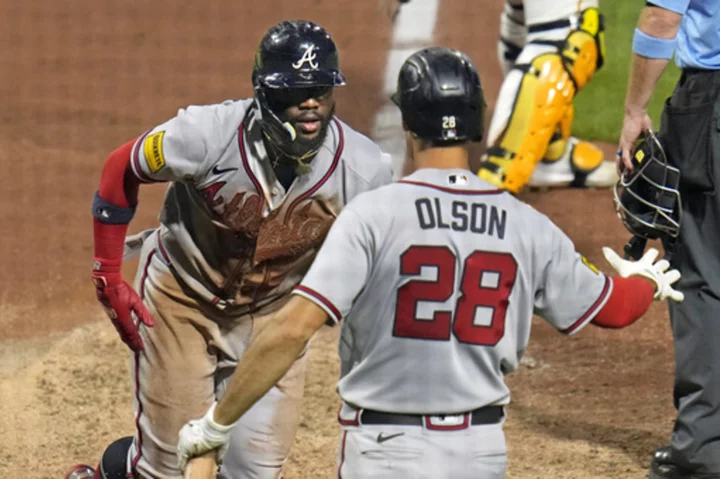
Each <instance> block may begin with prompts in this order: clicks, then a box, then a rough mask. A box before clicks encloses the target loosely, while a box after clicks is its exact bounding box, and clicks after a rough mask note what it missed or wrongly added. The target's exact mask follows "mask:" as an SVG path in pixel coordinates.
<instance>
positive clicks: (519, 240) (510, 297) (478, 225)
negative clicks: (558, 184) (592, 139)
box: [294, 169, 612, 414]
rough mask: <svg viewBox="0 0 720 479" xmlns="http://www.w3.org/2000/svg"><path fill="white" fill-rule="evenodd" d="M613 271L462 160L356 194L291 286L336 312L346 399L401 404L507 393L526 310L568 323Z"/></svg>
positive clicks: (402, 408) (600, 294)
mask: <svg viewBox="0 0 720 479" xmlns="http://www.w3.org/2000/svg"><path fill="white" fill-rule="evenodd" d="M611 288H612V281H610V280H609V278H607V277H606V276H605V275H604V274H602V273H601V272H599V271H598V270H597V269H596V268H595V267H594V266H592V265H591V264H590V263H588V262H587V260H585V259H584V257H582V256H581V255H580V254H578V253H577V252H576V251H575V247H574V245H573V243H572V241H571V240H570V239H569V238H568V237H567V236H566V235H565V234H563V232H562V231H560V229H559V228H558V227H556V226H555V225H554V224H553V223H552V222H551V221H550V220H549V219H548V218H547V217H546V216H544V215H543V214H541V213H539V212H538V211H536V210H534V209H532V208H531V207H530V206H528V205H526V204H525V203H522V202H521V201H519V200H517V199H516V198H515V197H513V196H511V195H510V194H508V193H506V192H502V191H499V190H495V189H493V187H492V186H490V185H489V184H488V183H486V182H484V181H483V180H481V179H479V178H477V177H476V176H475V175H472V174H471V173H470V172H468V171H466V170H438V169H423V170H419V171H417V172H415V173H413V174H412V175H410V176H408V177H406V178H405V179H403V180H401V181H399V182H397V183H394V184H391V185H388V186H384V187H382V188H380V189H377V190H375V191H371V192H368V193H364V194H362V195H360V196H358V197H357V198H356V199H355V200H354V201H353V202H351V203H350V204H349V205H348V206H347V207H346V208H345V210H344V211H343V212H342V213H341V214H340V216H339V217H338V219H337V220H336V222H335V224H334V225H333V227H332V229H331V231H330V233H329V234H328V237H327V239H326V241H325V243H324V244H323V246H322V248H321V250H320V252H319V253H318V256H317V257H316V259H315V262H314V263H313V265H312V267H311V268H310V270H309V271H308V273H307V275H306V276H305V278H304V279H303V281H302V283H301V284H300V285H299V286H298V287H297V288H296V289H295V290H294V293H295V294H299V295H301V296H304V297H306V298H308V299H310V300H312V301H314V302H316V303H317V304H318V306H320V307H322V308H323V309H324V310H325V311H326V312H327V313H328V315H330V317H331V318H332V319H333V320H334V321H340V319H341V318H345V321H344V323H343V326H342V328H343V329H342V333H341V342H340V356H341V359H342V373H341V379H340V382H339V385H338V391H339V394H340V396H341V397H342V398H343V400H345V401H346V402H348V403H350V404H353V405H355V406H358V407H362V408H366V409H375V410H380V411H387V412H398V413H409V414H438V413H459V412H464V411H470V410H473V409H476V408H479V407H482V406H486V405H503V404H507V403H508V402H509V390H508V388H507V386H506V385H505V383H504V380H503V376H504V375H505V374H507V373H509V372H511V371H513V370H515V369H516V368H517V366H518V363H519V360H520V357H521V356H522V353H523V351H524V350H525V348H526V346H527V343H528V340H529V337H530V326H531V319H532V316H533V313H536V314H538V315H540V316H542V317H543V318H545V319H546V320H547V321H549V322H550V323H551V324H552V325H553V326H555V327H556V328H557V329H559V330H560V331H562V332H564V333H567V334H571V333H574V332H576V331H578V330H579V329H580V328H582V327H583V326H584V325H585V324H587V323H588V322H589V321H590V320H591V319H592V318H593V317H594V316H595V314H596V313H597V312H598V311H599V310H600V309H601V308H602V306H603V305H604V303H605V301H606V300H607V298H608V295H609V293H610V290H611Z"/></svg>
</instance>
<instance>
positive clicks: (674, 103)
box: [618, 0, 720, 479]
mask: <svg viewBox="0 0 720 479" xmlns="http://www.w3.org/2000/svg"><path fill="white" fill-rule="evenodd" d="M673 53H674V54H675V62H676V63H677V65H678V66H679V67H680V68H681V69H682V76H681V77H680V81H679V82H678V84H677V86H676V87H675V90H674V92H673V94H672V97H670V98H669V99H668V100H667V101H666V103H665V108H664V110H663V114H662V121H661V127H660V138H661V141H662V142H663V145H664V147H665V151H666V153H667V156H668V162H669V163H672V164H673V165H675V166H676V167H677V168H678V169H679V170H680V174H681V182H680V193H681V198H682V202H683V220H682V224H681V226H680V236H679V238H678V241H677V244H676V245H675V248H674V250H673V256H672V263H673V265H672V266H673V267H674V268H677V269H679V270H680V273H681V274H682V279H681V280H680V282H679V283H678V289H679V290H681V291H683V292H684V293H685V301H684V302H682V303H676V302H672V301H671V302H670V304H669V309H670V321H671V326H672V334H673V339H674V345H675V386H674V404H675V407H676V409H677V418H676V420H675V427H674V429H673V433H672V440H671V444H670V446H669V447H665V448H661V449H658V450H657V451H656V452H655V455H654V457H653V461H652V464H651V470H650V478H651V479H655V478H720V195H718V194H716V193H715V188H716V185H720V2H718V0H653V1H650V2H646V5H645V7H644V8H643V10H642V12H641V14H640V19H639V21H638V26H637V28H636V29H635V36H634V38H633V57H632V65H631V71H630V79H629V82H628V91H627V97H626V100H625V118H624V120H623V129H622V134H621V137H620V144H619V149H618V150H619V151H618V168H619V169H620V170H624V169H632V165H631V162H630V153H631V152H632V146H633V143H634V142H635V140H636V139H637V138H638V136H639V135H640V133H641V131H643V130H646V129H648V128H650V126H651V122H650V118H649V117H648V115H647V111H646V107H647V104H648V102H649V100H650V97H651V96H652V93H653V90H654V89H655V86H656V84H657V81H658V79H659V78H660V75H661V74H662V72H663V70H664V69H665V67H666V66H667V64H668V61H669V60H670V58H671V57H672V56H673Z"/></svg>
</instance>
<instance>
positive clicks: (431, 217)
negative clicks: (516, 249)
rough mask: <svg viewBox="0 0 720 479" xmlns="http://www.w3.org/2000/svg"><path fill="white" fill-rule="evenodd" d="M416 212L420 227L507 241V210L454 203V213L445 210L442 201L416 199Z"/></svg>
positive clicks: (461, 202)
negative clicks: (481, 235) (475, 234)
mask: <svg viewBox="0 0 720 479" xmlns="http://www.w3.org/2000/svg"><path fill="white" fill-rule="evenodd" d="M415 211H416V212H417V216H418V223H419V225H420V228H422V229H424V230H427V229H432V228H438V229H452V230H453V231H468V230H470V231H471V232H472V233H478V234H489V235H491V236H497V237H498V238H500V239H505V226H506V224H507V211H505V210H504V209H498V208H497V207H496V206H493V205H490V206H488V205H486V204H485V203H467V202H465V201H453V202H452V203H451V208H450V211H443V209H442V208H441V203H440V198H432V199H431V198H419V199H417V200H415Z"/></svg>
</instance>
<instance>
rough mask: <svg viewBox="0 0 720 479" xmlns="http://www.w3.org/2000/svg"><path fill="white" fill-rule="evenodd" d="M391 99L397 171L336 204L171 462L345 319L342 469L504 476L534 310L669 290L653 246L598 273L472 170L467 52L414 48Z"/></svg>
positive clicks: (543, 221) (606, 310)
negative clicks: (282, 295) (513, 383)
mask: <svg viewBox="0 0 720 479" xmlns="http://www.w3.org/2000/svg"><path fill="white" fill-rule="evenodd" d="M393 100H394V101H395V102H396V103H397V104H398V106H399V107H400V110H401V111H402V119H403V124H404V127H405V132H406V140H407V144H408V148H407V157H406V159H405V168H406V172H407V173H408V176H405V177H404V178H403V179H401V180H400V181H398V182H396V183H393V184H391V185H387V186H384V187H382V188H379V189H377V190H374V191H370V192H367V193H364V194H362V195H360V196H358V198H356V200H354V201H353V202H352V203H351V204H349V205H348V207H347V208H346V209H345V210H344V211H343V212H342V213H341V214H340V216H339V217H338V219H337V221H336V222H335V223H334V224H333V227H332V228H331V231H330V233H329V234H328V237H327V240H326V241H325V243H324V244H323V247H322V249H321V250H320V253H319V254H318V256H317V258H316V259H315V261H314V262H313V265H312V267H311V268H310V270H309V272H308V274H307V275H306V276H305V278H304V279H303V281H302V282H301V284H300V285H299V286H296V287H295V289H294V291H293V293H294V296H293V298H292V299H291V300H290V302H288V304H287V305H285V306H284V307H283V308H282V309H281V310H280V311H278V312H277V313H276V315H275V317H274V320H273V321H272V322H271V323H270V324H269V325H268V326H267V327H266V328H265V329H263V331H262V332H261V333H260V334H259V335H258V336H257V337H256V338H255V339H254V340H253V342H252V343H251V344H250V346H249V348H248V351H247V353H246V355H245V358H244V360H243V362H242V363H241V364H240V365H239V367H238V368H237V370H236V371H235V374H234V376H233V378H232V380H231V382H230V385H229V389H228V391H227V393H226V395H225V397H223V398H222V399H221V400H220V402H219V403H217V404H213V405H212V406H211V407H210V408H209V409H208V411H207V413H206V414H205V416H204V417H203V418H202V419H200V420H195V421H190V422H189V423H188V424H186V425H185V426H184V427H183V428H182V430H181V432H180V441H179V445H178V456H179V458H180V461H181V463H182V464H184V463H185V461H186V460H187V459H188V458H189V457H192V456H195V455H199V454H203V453H205V452H207V451H208V450H212V449H216V448H217V449H218V450H219V451H220V454H222V452H223V451H224V448H225V447H226V444H227V442H228V441H229V440H230V438H231V436H232V432H231V431H232V429H233V425H234V424H241V423H242V421H243V418H244V417H245V413H246V412H247V411H248V410H249V409H250V407H251V406H252V405H253V404H254V403H255V402H256V401H257V400H258V399H259V398H261V397H263V395H264V394H266V391H267V390H268V388H270V387H272V385H273V384H275V382H276V381H277V380H278V378H280V377H282V376H283V375H284V374H286V371H287V370H288V368H290V367H291V366H292V364H293V362H294V361H295V358H296V357H297V355H298V354H299V353H300V352H301V351H303V350H304V349H305V347H306V345H307V342H308V341H309V339H310V338H311V337H312V335H313V334H314V333H315V332H316V331H317V330H318V329H319V328H320V327H321V326H322V325H323V324H325V323H326V322H330V323H331V324H336V323H338V322H340V321H341V320H342V321H343V324H342V330H341V343H340V358H341V361H342V368H341V370H342V377H341V379H340V382H339V383H338V392H339V394H340V397H341V398H342V401H343V404H342V408H341V410H340V414H339V419H340V424H341V425H342V438H341V440H340V450H339V453H338V468H339V472H338V477H343V478H368V477H372V478H398V477H432V478H440V479H442V478H448V479H450V478H452V479H462V478H477V477H482V478H502V477H504V475H505V469H506V449H505V438H504V433H503V422H504V418H505V413H504V410H505V406H506V405H507V404H508V402H509V390H508V388H507V386H506V384H505V381H504V376H505V375H506V374H508V373H510V372H512V371H513V370H515V369H516V368H517V367H518V364H519V361H520V358H521V357H522V354H523V351H524V350H525V348H526V346H527V343H528V340H529V336H530V326H531V320H532V316H533V313H536V314H539V315H540V316H542V317H543V318H545V319H546V320H547V321H548V322H549V323H550V324H552V325H553V326H555V327H556V328H557V329H559V330H560V331H562V332H564V333H566V334H573V333H576V332H577V331H579V330H580V329H581V328H582V327H583V326H585V325H586V324H588V323H593V324H595V325H598V326H601V327H611V328H620V327H624V326H627V325H629V324H631V323H632V322H633V321H635V320H636V319H638V318H639V317H640V316H641V315H642V314H644V312H645V311H646V309H647V308H648V307H649V306H650V304H651V303H652V300H653V298H655V299H658V300H664V299H666V298H670V299H673V300H682V295H680V294H679V293H678V292H677V291H675V290H674V289H673V288H672V287H671V284H672V283H673V282H674V281H676V280H677V279H678V277H679V275H678V274H677V272H676V271H667V267H668V266H667V263H665V262H662V261H661V262H657V263H655V261H654V260H655V255H656V254H657V251H654V252H649V253H647V254H646V255H645V256H643V258H642V259H641V260H640V261H639V262H636V263H635V262H630V261H625V260H622V259H620V258H619V257H618V256H617V255H616V254H615V253H614V252H612V250H609V249H606V253H605V254H606V257H607V258H608V260H609V261H610V263H611V265H612V266H613V267H614V268H615V269H617V270H618V272H619V276H614V277H608V276H606V275H604V274H603V273H601V272H600V271H598V269H597V268H595V267H594V266H593V265H592V264H590V263H589V262H588V261H587V260H585V258H584V257H582V256H581V255H580V254H578V253H577V252H576V251H575V248H574V245H573V243H572V242H571V240H570V239H569V238H568V237H567V236H566V235H565V234H563V232H562V231H560V229H559V228H557V226H555V225H554V224H553V223H552V222H551V221H550V220H549V219H548V218H547V217H545V216H544V215H542V214H541V213H539V212H537V211H536V210H534V209H532V208H530V207H528V206H527V205H526V204H524V203H522V202H521V201H519V200H518V199H517V198H515V197H514V196H512V195H511V194H509V193H508V192H505V191H504V190H500V189H497V188H496V187H495V186H493V185H492V184H490V183H487V182H485V181H483V180H482V179H480V178H478V177H476V176H475V175H473V174H472V173H471V172H470V170H469V164H468V157H469V151H468V150H469V146H470V143H471V142H473V141H476V140H479V139H480V138H481V136H482V132H483V115H484V111H485V102H484V99H483V92H482V86H481V84H480V79H479V76H478V73H477V71H476V70H475V67H474V66H473V65H472V62H471V61H470V59H469V58H468V57H467V56H466V55H465V54H463V53H462V52H459V51H457V50H451V49H448V48H439V47H434V48H427V49H423V50H420V51H419V52H417V53H415V54H413V55H412V56H411V57H410V58H408V59H407V61H406V62H405V64H404V65H403V67H402V68H401V70H400V75H399V78H398V89H397V93H396V94H395V95H393ZM387 205H392V208H387ZM528 232H532V234H528ZM236 421H237V422H236Z"/></svg>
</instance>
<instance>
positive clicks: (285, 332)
mask: <svg viewBox="0 0 720 479" xmlns="http://www.w3.org/2000/svg"><path fill="white" fill-rule="evenodd" d="M328 319H329V316H328V314H327V313H326V312H325V310H323V309H322V308H320V307H319V306H318V305H316V304H315V303H314V302H312V301H310V300H308V299H306V298H303V297H301V296H294V297H293V298H292V299H291V300H290V301H289V302H288V303H287V304H286V305H285V307H283V308H282V309H281V310H280V311H278V313H277V314H276V315H275V316H274V317H273V318H272V319H271V320H270V322H269V324H267V325H266V326H265V327H264V328H263V329H262V331H261V332H260V333H259V334H258V335H257V337H256V338H255V339H254V340H253V341H252V343H251V344H250V347H249V348H248V350H247V351H246V352H245V354H244V355H243V358H242V361H240V364H239V365H238V367H237V369H236V370H235V372H234V373H233V376H232V378H231V379H230V384H229V385H228V389H227V391H225V394H224V395H223V397H222V399H221V400H220V401H219V402H218V403H217V404H215V405H214V406H213V407H211V408H210V410H209V411H208V412H207V414H205V417H203V418H202V419H200V420H197V421H190V422H189V423H188V424H186V425H185V426H184V427H183V428H182V430H181V431H180V439H179V441H178V463H179V465H180V468H181V469H184V468H185V464H186V463H187V461H188V459H189V458H190V457H193V456H198V455H201V454H204V453H206V452H208V451H211V450H213V449H219V454H218V457H219V458H220V459H221V458H222V457H223V455H224V453H225V451H226V450H227V446H228V443H229V441H230V432H231V430H232V427H233V425H234V424H235V422H236V421H237V420H238V419H239V418H240V417H241V416H242V415H243V414H245V413H246V412H247V411H248V409H250V408H251V407H252V406H253V404H255V403H256V402H257V401H258V400H259V399H260V398H262V397H263V396H264V395H265V394H266V393H267V392H268V391H269V390H270V388H272V387H273V385H275V384H277V382H278V381H279V380H280V379H281V378H282V377H283V376H284V375H285V374H286V373H287V372H288V370H289V369H290V368H291V367H292V365H293V363H294V362H295V361H296V360H297V358H298V356H299V355H300V354H301V353H302V351H303V349H305V347H306V346H307V343H308V341H309V340H310V338H311V337H312V336H313V334H315V332H316V331H317V330H318V329H320V328H321V327H322V325H323V324H325V322H326V321H327V320H328Z"/></svg>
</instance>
